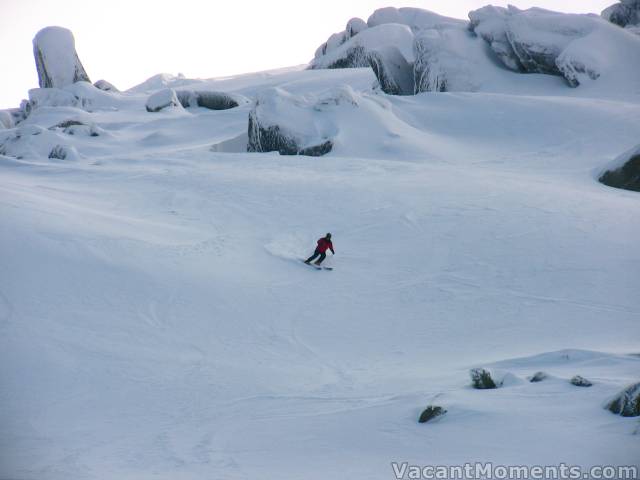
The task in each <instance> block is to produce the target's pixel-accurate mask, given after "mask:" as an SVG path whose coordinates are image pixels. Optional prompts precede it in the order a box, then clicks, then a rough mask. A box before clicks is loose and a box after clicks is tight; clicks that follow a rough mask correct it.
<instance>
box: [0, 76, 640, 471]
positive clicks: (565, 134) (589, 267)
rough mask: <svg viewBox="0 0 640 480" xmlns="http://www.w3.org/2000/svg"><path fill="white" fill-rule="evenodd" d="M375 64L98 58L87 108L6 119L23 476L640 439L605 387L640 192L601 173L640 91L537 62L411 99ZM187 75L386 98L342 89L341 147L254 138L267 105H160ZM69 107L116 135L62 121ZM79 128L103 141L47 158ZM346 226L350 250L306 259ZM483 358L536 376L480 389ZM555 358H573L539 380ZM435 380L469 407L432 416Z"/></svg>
mask: <svg viewBox="0 0 640 480" xmlns="http://www.w3.org/2000/svg"><path fill="white" fill-rule="evenodd" d="M373 81H374V77H373V75H372V73H371V71H370V70H368V69H348V70H304V71H300V70H296V69H289V70H284V71H279V72H266V73H260V74H252V75H245V76H241V77H236V78H228V79H220V80H209V81H196V80H187V79H184V78H180V77H178V78H172V77H169V76H162V77H160V76H158V77H156V78H155V79H153V80H152V81H151V82H149V83H148V84H147V85H146V86H144V85H143V86H140V87H139V88H136V89H133V90H132V91H130V92H125V93H122V94H120V93H117V92H115V93H111V92H99V93H96V92H94V91H93V90H91V88H89V87H90V86H88V85H85V84H81V83H80V84H76V85H74V86H72V87H68V88H69V89H71V90H72V91H73V92H75V93H78V92H79V90H82V89H84V90H82V91H81V92H80V93H79V95H78V96H79V97H81V98H85V100H87V102H85V103H84V104H83V105H84V107H82V108H81V106H79V105H76V106H73V105H62V106H55V107H51V106H46V105H41V106H39V107H38V108H37V109H35V110H34V111H33V112H32V113H31V115H30V116H29V118H28V119H27V120H26V121H25V122H23V123H21V124H20V125H19V126H18V127H16V128H14V129H8V130H3V131H1V132H0V144H3V145H4V146H3V148H4V154H3V155H2V156H0V212H1V213H0V215H1V216H2V224H3V228H2V229H0V249H1V251H3V252H5V255H4V256H3V261H2V267H1V268H2V274H1V275H0V384H1V385H2V388H1V389H0V416H1V418H0V421H1V423H2V431H3V434H2V435H1V436H0V469H1V470H0V478H20V479H38V480H40V479H47V480H49V479H51V480H57V479H65V480H66V479H70V478H73V479H109V478H114V479H115V478H117V479H136V480H138V479H146V478H154V479H158V478H162V479H202V478H225V479H254V478H266V479H276V478H277V479H300V478H305V479H311V480H313V479H327V478H357V479H388V478H394V477H393V470H392V468H391V462H392V461H396V462H400V463H401V462H409V463H414V464H418V465H428V464H461V463H464V462H473V461H493V462H496V463H500V464H538V465H546V464H558V463H560V462H565V463H568V464H575V465H580V466H583V467H588V466H590V465H594V464H607V465H608V464H615V465H638V459H639V458H640V445H639V444H638V442H637V441H635V438H637V437H632V436H631V435H632V434H633V433H634V432H636V431H637V429H638V419H634V418H622V417H617V416H615V415H613V414H611V413H609V412H608V411H606V410H604V409H603V408H602V406H603V404H604V402H605V401H606V400H607V398H609V397H610V396H611V395H613V394H615V393H616V392H617V391H619V390H620V389H622V388H623V387H624V386H626V385H627V384H629V383H631V382H633V381H638V372H640V357H639V356H638V353H640V323H639V322H638V318H639V315H640V300H639V299H638V295H637V284H638V280H639V276H638V271H639V269H638V267H639V266H640V253H639V250H638V246H637V239H638V238H640V222H638V207H639V205H640V203H639V202H640V197H638V195H637V194H636V193H634V192H628V191H622V190H617V189H611V188H607V187H605V186H603V185H601V184H599V183H598V182H597V180H596V176H597V174H598V173H599V172H600V171H601V169H602V168H603V166H605V165H607V164H608V163H609V162H610V161H611V159H613V158H615V157H616V156H617V155H618V154H619V153H620V152H621V151H624V150H626V149H629V148H630V147H632V146H633V145H636V144H637V143H638V138H639V137H640V97H638V94H637V92H630V91H622V92H620V91H617V92H611V91H609V90H607V89H606V88H603V89H602V90H596V89H588V90H586V91H585V92H582V93H581V92H579V91H575V90H571V91H570V90H569V89H567V88H566V87H565V86H564V85H562V80H561V79H558V78H553V77H547V76H542V75H530V76H522V83H520V84H518V86H517V87H515V86H514V85H515V84H514V83H510V82H507V83H505V84H504V85H500V84H498V85H497V86H495V87H494V88H495V90H496V91H493V92H490V93H489V92H483V93H425V94H420V95H417V96H415V97H392V96H386V95H383V94H380V93H377V92H375V91H373V90H372V89H371V85H372V84H373ZM174 83H177V84H174ZM187 85H188V87H189V88H190V89H197V90H198V91H207V90H215V91H225V92H229V93H234V94H238V95H243V96H246V97H247V98H256V97H257V96H258V95H259V94H260V93H261V92H264V91H267V89H270V88H273V87H277V88H280V89H282V90H284V91H286V92H289V93H290V94H292V95H298V96H301V97H304V98H323V96H324V95H326V94H327V92H333V91H335V90H336V89H338V90H340V89H343V90H344V89H345V88H348V89H349V91H352V92H354V93H353V95H354V98H356V99H357V100H358V101H359V102H361V106H360V107H357V108H356V107H352V106H349V105H340V106H336V107H335V108H336V110H335V111H333V110H332V112H333V113H332V114H331V117H330V118H331V121H332V122H333V124H332V125H333V127H334V128H335V139H336V142H335V148H334V149H333V150H332V152H331V153H330V154H328V155H326V156H324V157H321V158H309V157H301V156H300V157H298V156H295V157H285V156H279V155H277V154H275V153H269V154H257V153H252V154H248V153H244V152H242V151H241V150H242V145H243V141H242V139H243V137H242V135H246V128H247V116H248V113H249V110H250V108H251V106H250V105H241V106H240V107H238V108H234V109H230V110H224V111H210V110H206V109H202V108H197V107H194V108H187V109H169V110H163V111H160V112H157V113H148V112H146V110H145V107H144V106H145V102H146V99H147V98H148V94H150V93H152V92H153V91H155V90H157V89H160V88H176V89H178V90H179V89H180V88H181V87H184V86H187ZM345 86H347V87H345ZM502 87H504V88H502ZM362 105H364V107H363V106H362ZM88 110H89V111H88ZM319 118H320V117H319ZM323 118H324V117H323ZM68 119H76V120H78V121H81V122H83V123H84V124H85V125H87V126H88V127H87V128H91V126H94V128H96V129H98V130H97V131H98V132H99V135H98V136H91V135H90V134H88V135H87V134H83V133H82V132H83V131H84V130H82V129H83V128H84V127H81V126H78V125H76V126H75V128H77V129H78V131H77V132H75V133H74V134H73V135H71V134H69V133H65V131H64V128H53V129H49V128H50V127H53V126H55V125H59V124H60V122H62V121H64V120H68ZM60 143H62V144H64V145H67V146H68V147H69V148H70V147H73V148H74V149H75V150H76V151H77V152H78V155H77V157H76V158H75V159H69V160H60V159H49V158H47V152H48V151H49V149H50V148H51V147H52V146H54V145H57V144H60ZM212 146H213V148H212ZM18 157H21V158H18ZM327 231H331V232H332V233H333V235H334V239H335V242H334V244H335V247H336V256H335V257H331V256H330V257H329V258H328V260H327V264H328V265H331V266H333V267H335V269H334V271H333V272H326V271H321V272H318V271H316V270H313V269H310V268H308V267H306V266H304V265H302V264H301V263H300V262H299V261H298V259H299V258H302V257H304V256H306V255H308V254H309V253H310V252H311V249H312V248H313V245H314V242H315V240H316V238H318V237H319V236H320V235H322V234H324V233H325V232H327ZM476 366H485V367H491V368H495V369H498V370H501V371H503V372H509V373H510V377H509V378H510V379H511V380H510V381H509V382H508V384H507V385H505V386H504V387H503V388H500V389H498V390H493V391H476V390H472V389H471V388H470V387H469V376H468V369H469V368H471V367H476ZM538 370H544V371H545V372H547V373H548V374H549V375H550V376H551V378H550V379H549V380H547V381H545V382H542V383H538V384H534V383H529V382H527V380H526V377H527V376H529V375H532V374H533V373H534V372H536V371H538ZM576 374H580V375H582V376H584V377H586V378H588V379H589V380H591V381H593V382H594V386H593V387H591V388H579V387H574V386H572V385H570V384H569V383H568V379H569V378H571V377H572V376H574V375H576ZM432 402H434V403H437V404H439V405H442V406H444V407H445V408H446V409H447V410H448V413H447V414H446V415H445V416H444V417H443V418H442V419H440V420H439V421H438V422H437V423H434V424H426V425H419V424H418V423H417V418H418V416H419V414H420V412H421V411H422V409H423V408H424V407H426V405H427V404H429V403H432Z"/></svg>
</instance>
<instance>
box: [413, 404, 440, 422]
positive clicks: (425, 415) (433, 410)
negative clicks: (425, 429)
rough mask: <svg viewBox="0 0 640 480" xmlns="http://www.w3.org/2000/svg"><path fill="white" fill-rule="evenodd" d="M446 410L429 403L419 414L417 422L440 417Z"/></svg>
mask: <svg viewBox="0 0 640 480" xmlns="http://www.w3.org/2000/svg"><path fill="white" fill-rule="evenodd" d="M445 413H447V411H446V410H445V409H444V408H442V407H439V406H437V405H429V406H428V407H427V408H426V409H425V410H424V411H423V412H422V413H421V414H420V418H419V419H418V423H426V422H428V421H430V420H433V419H434V418H437V417H441V416H442V415H444V414H445Z"/></svg>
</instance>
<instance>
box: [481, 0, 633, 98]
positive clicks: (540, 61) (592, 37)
mask: <svg viewBox="0 0 640 480" xmlns="http://www.w3.org/2000/svg"><path fill="white" fill-rule="evenodd" d="M469 19H470V20H471V23H470V29H471V30H472V31H473V32H474V33H476V34H477V35H479V36H480V37H481V38H483V39H484V40H485V41H486V42H487V43H488V44H489V46H490V47H491V49H492V50H493V52H494V53H495V54H496V56H497V57H498V58H499V59H500V60H501V61H502V63H503V64H504V65H505V66H506V67H507V68H509V69H511V70H514V71H519V72H523V73H544V74H551V75H561V76H563V77H564V78H565V79H566V80H567V82H568V83H569V85H570V86H572V87H577V86H578V85H580V84H582V83H585V82H588V81H589V80H596V79H598V78H599V77H600V76H601V75H603V74H607V73H608V74H610V75H611V76H612V75H620V74H621V73H622V72H621V71H620V67H621V66H628V65H629V64H630V63H631V64H633V65H634V69H635V68H637V67H638V65H639V64H638V62H639V58H640V57H639V56H638V54H637V51H638V50H640V42H637V43H634V42H633V39H631V38H624V37H622V36H621V35H620V32H618V31H617V30H616V29H615V28H612V25H611V24H609V23H608V22H605V21H603V20H602V19H601V18H598V17H596V16H593V15H574V14H566V13H558V12H552V11H549V10H543V9H540V8H530V9H528V10H520V9H518V8H516V7H513V6H509V7H507V8H503V7H493V6H487V7H483V8H480V9H478V10H474V11H472V12H470V13H469ZM614 72H615V73H614ZM626 73H627V72H624V73H622V75H623V76H624V75H625V74H626Z"/></svg>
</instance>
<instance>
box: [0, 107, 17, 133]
mask: <svg viewBox="0 0 640 480" xmlns="http://www.w3.org/2000/svg"><path fill="white" fill-rule="evenodd" d="M13 126H14V122H13V115H11V113H10V112H8V111H7V110H0V130H3V129H6V128H13Z"/></svg>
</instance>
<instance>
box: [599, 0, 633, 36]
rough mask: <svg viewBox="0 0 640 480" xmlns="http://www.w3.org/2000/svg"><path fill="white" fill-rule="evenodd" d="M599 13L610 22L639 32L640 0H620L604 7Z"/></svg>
mask: <svg viewBox="0 0 640 480" xmlns="http://www.w3.org/2000/svg"><path fill="white" fill-rule="evenodd" d="M601 15H602V18H604V19H605V20H608V21H609V22H611V23H614V24H616V25H619V26H621V27H624V28H629V29H633V31H634V33H640V0H620V2H618V3H615V4H613V5H611V6H610V7H607V8H605V9H604V10H603V11H602V14H601Z"/></svg>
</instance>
